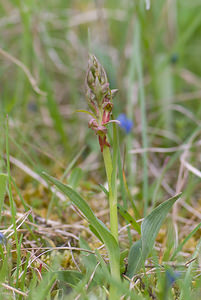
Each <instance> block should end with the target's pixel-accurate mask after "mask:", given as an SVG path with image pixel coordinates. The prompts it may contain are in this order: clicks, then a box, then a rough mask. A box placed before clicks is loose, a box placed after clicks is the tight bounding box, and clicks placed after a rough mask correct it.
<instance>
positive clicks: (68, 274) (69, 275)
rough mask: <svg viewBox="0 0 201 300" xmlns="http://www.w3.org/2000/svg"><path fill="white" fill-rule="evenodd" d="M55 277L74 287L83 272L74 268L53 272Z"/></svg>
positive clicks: (81, 277)
mask: <svg viewBox="0 0 201 300" xmlns="http://www.w3.org/2000/svg"><path fill="white" fill-rule="evenodd" d="M55 273H56V276H57V279H58V280H60V281H63V282H65V283H68V284H69V285H70V286H72V287H74V286H77V284H78V283H79V282H80V281H81V280H82V279H83V274H82V273H80V272H78V271H76V270H65V271H57V272H55Z"/></svg>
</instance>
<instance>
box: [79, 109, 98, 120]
mask: <svg viewBox="0 0 201 300" xmlns="http://www.w3.org/2000/svg"><path fill="white" fill-rule="evenodd" d="M75 112H81V113H84V114H87V115H90V116H91V117H93V118H94V119H96V120H97V118H96V116H95V115H94V114H93V113H92V112H90V111H88V110H84V109H77V110H76V111H75Z"/></svg>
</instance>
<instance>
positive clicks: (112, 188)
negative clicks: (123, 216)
mask: <svg viewBox="0 0 201 300" xmlns="http://www.w3.org/2000/svg"><path fill="white" fill-rule="evenodd" d="M103 159H104V164H105V170H106V175H107V180H108V188H109V206H110V229H111V232H112V234H113V236H114V237H115V239H116V241H117V243H118V217H117V197H116V184H115V182H114V184H112V176H113V167H112V159H111V154H110V149H109V148H108V147H107V146H104V148H103ZM114 181H115V180H114Z"/></svg>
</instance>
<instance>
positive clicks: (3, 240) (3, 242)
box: [0, 232, 6, 245]
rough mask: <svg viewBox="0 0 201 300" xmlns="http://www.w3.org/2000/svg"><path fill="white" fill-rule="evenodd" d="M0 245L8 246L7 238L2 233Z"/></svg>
mask: <svg viewBox="0 0 201 300" xmlns="http://www.w3.org/2000/svg"><path fill="white" fill-rule="evenodd" d="M0 244H4V245H5V244H6V237H5V235H3V233H1V232H0Z"/></svg>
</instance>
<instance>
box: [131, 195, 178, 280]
mask: <svg viewBox="0 0 201 300" xmlns="http://www.w3.org/2000/svg"><path fill="white" fill-rule="evenodd" d="M180 196H181V194H178V195H176V196H174V197H172V198H170V199H169V200H167V201H165V202H163V203H161V204H160V205H159V206H158V207H156V208H155V209H154V210H153V211H152V212H151V213H150V214H149V215H148V216H147V217H145V218H144V220H143V222H142V225H141V239H140V240H139V241H137V242H136V243H134V244H133V246H132V247H131V249H130V252H129V256H128V270H127V275H128V277H130V278H132V277H133V276H134V275H135V274H136V273H137V272H138V271H139V269H140V268H141V267H142V265H143V264H144V262H145V259H146V258H147V257H148V255H149V254H150V252H151V250H152V248H153V245H154V242H155V239H156V236H157V234H158V232H159V229H160V227H161V225H162V223H163V221H164V219H165V217H166V216H167V214H168V212H169V210H170V209H171V207H172V206H173V204H174V203H175V201H176V200H177V199H178V198H179V197H180Z"/></svg>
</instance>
